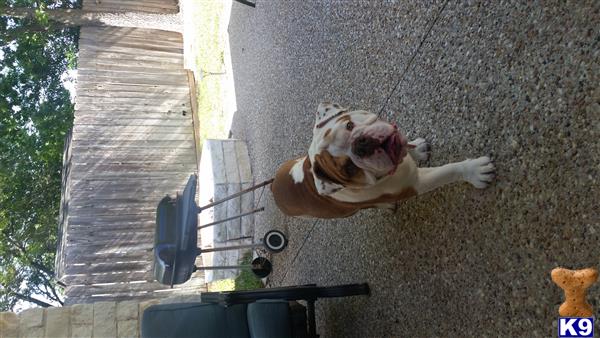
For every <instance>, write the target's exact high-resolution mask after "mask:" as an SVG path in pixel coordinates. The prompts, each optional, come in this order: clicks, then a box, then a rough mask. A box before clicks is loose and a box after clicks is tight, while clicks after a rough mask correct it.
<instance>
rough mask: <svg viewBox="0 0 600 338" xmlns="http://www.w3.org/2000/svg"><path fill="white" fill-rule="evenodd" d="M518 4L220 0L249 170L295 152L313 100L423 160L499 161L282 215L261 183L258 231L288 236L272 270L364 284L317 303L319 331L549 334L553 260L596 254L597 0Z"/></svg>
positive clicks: (282, 277) (261, 170)
mask: <svg viewBox="0 0 600 338" xmlns="http://www.w3.org/2000/svg"><path fill="white" fill-rule="evenodd" d="M526 3H527V2H524V1H523V2H521V3H520V4H515V3H514V2H511V3H507V2H504V1H494V2H489V1H481V2H476V1H464V2H463V1H461V2H458V3H457V2H454V1H428V2H425V1H394V0H389V1H377V2H375V1H346V0H343V1H312V0H309V1H283V0H268V1H267V0H257V6H256V8H255V9H252V8H250V7H247V6H243V5H240V4H239V3H235V2H234V3H233V6H232V13H231V22H230V26H229V34H230V38H231V41H230V43H231V44H230V45H231V55H232V61H233V72H234V77H235V86H236V87H235V92H236V97H237V107H238V111H237V113H236V115H235V116H234V119H233V134H234V137H236V138H239V139H243V140H245V141H246V142H247V143H248V146H249V149H250V158H251V161H252V167H253V168H252V169H253V174H254V178H255V180H256V181H257V182H258V181H261V180H263V179H266V178H270V177H272V176H273V174H274V172H275V170H276V168H277V167H278V165H279V164H280V163H282V162H284V161H285V160H288V159H290V158H294V157H297V156H301V155H304V154H305V153H306V149H307V148H308V145H309V143H310V137H311V129H312V126H313V123H314V121H313V113H314V111H315V109H316V107H317V104H318V103H319V102H320V101H325V100H329V101H337V102H339V103H341V104H343V105H348V106H350V107H352V108H361V109H369V110H372V111H374V112H379V111H380V110H383V115H384V116H386V118H388V119H390V120H393V121H395V122H396V123H397V124H398V125H399V127H400V128H401V130H403V131H405V132H406V133H408V134H409V135H410V137H419V136H422V137H425V138H427V139H428V140H429V141H430V142H431V143H432V146H433V151H434V153H433V156H432V159H431V160H430V161H429V163H427V164H426V165H428V166H437V165H442V164H444V163H447V162H449V161H457V160H463V159H465V158H467V157H475V156H480V155H484V154H492V155H493V157H494V158H495V161H496V165H497V167H498V169H499V172H498V181H497V183H496V184H495V185H493V186H492V187H491V188H489V189H487V190H484V191H478V190H476V189H473V188H472V187H470V186H468V185H467V184H460V185H454V186H450V187H446V188H444V189H442V190H438V191H435V192H432V193H430V194H428V195H425V196H420V197H418V198H414V199H412V200H410V201H407V202H406V203H404V204H402V205H401V206H400V209H399V211H398V212H397V213H396V214H389V213H386V212H385V211H381V210H369V211H364V212H361V213H359V214H358V215H355V216H354V217H351V218H348V219H341V220H335V221H315V220H304V219H292V218H287V217H285V216H283V215H282V214H281V213H280V212H279V210H278V209H277V208H276V206H275V205H274V203H273V201H272V198H271V195H270V193H269V192H266V193H265V196H264V197H263V201H264V202H263V203H264V204H265V205H266V208H267V211H266V212H264V213H262V214H261V215H259V216H258V217H257V219H256V223H257V224H258V225H259V228H258V229H257V231H256V235H257V236H260V235H262V234H263V233H264V232H265V231H267V230H268V229H271V228H277V229H282V230H284V231H286V232H287V233H288V235H289V238H290V245H289V248H288V249H286V250H285V251H284V252H283V253H281V254H278V255H275V256H273V262H274V265H275V271H274V273H273V274H272V276H271V279H270V285H272V286H279V285H293V284H303V283H318V284H322V285H332V284H340V283H353V282H369V283H370V285H371V287H372V290H373V292H372V296H371V297H369V298H367V297H357V298H352V299H350V298H348V299H340V300H324V301H320V302H319V303H318V304H317V317H318V329H319V332H320V334H321V335H322V337H390V336H398V337H434V336H444V337H448V336H465V337H475V336H511V337H513V336H531V337H534V336H553V335H555V334H556V317H557V316H558V305H559V304H560V303H561V302H562V295H561V291H560V290H559V288H558V287H556V286H555V285H554V284H553V283H552V282H551V280H550V270H551V269H552V268H554V267H556V266H564V267H569V268H581V267H588V266H596V267H598V263H599V261H598V258H599V257H600V246H599V245H598V244H599V243H598V241H599V239H600V211H599V209H600V207H599V205H598V203H599V202H598V201H600V182H599V180H600V178H599V177H600V142H598V139H599V138H600V88H599V87H598V84H599V83H600V69H599V68H600V65H599V64H600V3H599V2H597V1H571V2H559V4H560V5H556V7H541V6H540V5H533V4H531V5H527V4H526ZM394 88H395V90H393V89H394ZM598 285H600V284H598ZM598 285H596V286H594V287H592V288H591V289H590V290H589V295H590V297H589V300H590V302H591V303H592V305H593V306H594V307H595V310H596V313H598V310H599V309H600V287H599V286H598ZM597 317H598V316H597Z"/></svg>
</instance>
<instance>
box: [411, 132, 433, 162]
mask: <svg viewBox="0 0 600 338" xmlns="http://www.w3.org/2000/svg"><path fill="white" fill-rule="evenodd" d="M408 144H409V146H410V147H411V149H410V150H409V152H410V156H412V158H413V159H414V160H415V161H427V160H428V159H429V157H430V156H431V146H430V145H429V143H428V142H427V141H425V139H424V138H421V137H419V138H418V139H416V140H413V141H410V142H408Z"/></svg>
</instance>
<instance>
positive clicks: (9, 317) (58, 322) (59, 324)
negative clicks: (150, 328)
mask: <svg viewBox="0 0 600 338" xmlns="http://www.w3.org/2000/svg"><path fill="white" fill-rule="evenodd" d="M197 300H199V297H197V296H186V297H185V299H183V298H182V297H173V298H167V299H163V300H160V301H159V300H149V301H143V302H137V301H123V302H98V303H93V304H76V305H71V306H65V307H53V308H33V309H27V310H25V311H23V312H21V313H18V314H16V313H13V312H0V338H69V337H73V338H75V337H77V338H79V337H81V338H92V337H93V338H104V337H106V338H109V337H110V338H114V337H118V338H125V337H127V338H129V337H140V323H141V320H142V314H143V313H144V310H145V309H146V308H147V307H148V306H150V305H152V304H157V303H172V302H181V301H197Z"/></svg>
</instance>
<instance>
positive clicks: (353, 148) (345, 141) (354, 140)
mask: <svg viewBox="0 0 600 338" xmlns="http://www.w3.org/2000/svg"><path fill="white" fill-rule="evenodd" d="M407 150H408V149H407V140H406V137H404V136H403V135H402V134H400V132H399V131H398V128H397V127H396V125H394V124H390V123H388V122H385V121H382V120H380V119H378V118H377V116H376V115H375V114H373V113H370V112H367V111H364V110H356V111H348V110H347V109H345V108H343V107H340V106H339V105H337V104H331V103H321V104H320V105H319V108H318V110H317V121H316V123H315V127H314V129H313V140H312V143H311V146H310V149H309V152H308V154H309V158H310V160H311V164H312V171H313V174H314V177H315V185H316V186H317V190H318V191H319V193H321V194H325V195H327V194H331V193H333V192H335V191H337V190H339V189H341V188H344V187H346V188H359V187H365V186H369V185H373V184H375V183H376V181H377V180H378V179H380V178H382V177H384V176H386V175H390V174H393V173H394V172H395V170H396V168H397V167H398V165H399V164H400V163H401V162H402V160H403V159H404V157H405V156H406V155H407Z"/></svg>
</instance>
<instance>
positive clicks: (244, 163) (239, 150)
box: [235, 141, 253, 183]
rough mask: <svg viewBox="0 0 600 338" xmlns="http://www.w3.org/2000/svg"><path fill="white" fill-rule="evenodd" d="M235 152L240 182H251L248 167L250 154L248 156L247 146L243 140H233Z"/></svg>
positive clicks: (250, 170) (250, 173) (250, 172)
mask: <svg viewBox="0 0 600 338" xmlns="http://www.w3.org/2000/svg"><path fill="white" fill-rule="evenodd" d="M235 153H236V157H237V166H238V171H239V173H240V182H242V183H252V182H253V179H252V169H251V168H250V156H248V147H247V146H246V142H244V141H236V142H235Z"/></svg>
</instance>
